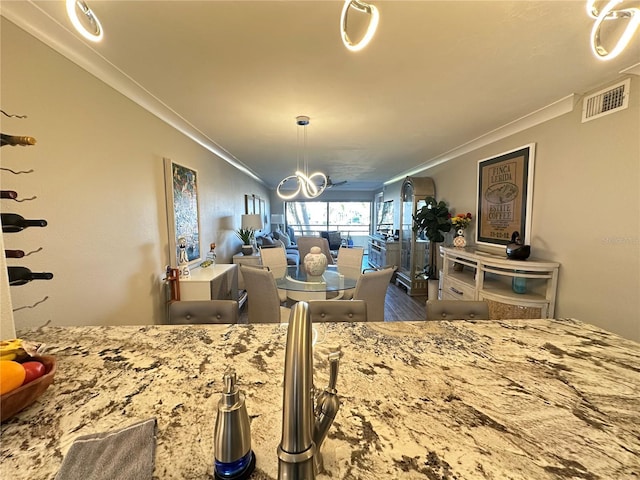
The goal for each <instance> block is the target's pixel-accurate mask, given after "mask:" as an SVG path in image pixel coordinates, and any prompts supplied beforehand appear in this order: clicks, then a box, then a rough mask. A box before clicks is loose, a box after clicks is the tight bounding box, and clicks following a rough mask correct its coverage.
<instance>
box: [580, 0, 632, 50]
mask: <svg viewBox="0 0 640 480" xmlns="http://www.w3.org/2000/svg"><path fill="white" fill-rule="evenodd" d="M596 1H597V0H587V15H589V16H590V17H591V18H593V19H594V20H595V22H594V24H593V27H592V29H591V50H592V51H593V54H594V55H595V56H596V58H597V59H598V60H611V59H612V58H615V57H617V56H618V55H620V54H621V53H622V51H623V50H624V49H625V48H626V46H627V45H628V44H629V42H630V41H631V37H633V34H634V33H636V30H637V29H638V26H640V9H638V8H621V9H616V8H615V7H616V6H617V5H618V4H621V3H622V2H623V1H624V0H610V1H609V2H608V3H607V4H606V5H605V7H604V8H603V9H602V10H598V8H597V7H596V5H595V4H596ZM621 19H624V20H627V21H628V23H627V28H625V30H624V32H622V35H621V36H620V38H619V39H618V43H617V44H616V45H615V47H613V49H612V50H611V51H609V50H607V49H606V48H605V47H604V46H603V45H602V43H601V41H600V29H601V27H602V24H603V23H604V22H605V21H610V20H614V21H618V22H619V21H621Z"/></svg>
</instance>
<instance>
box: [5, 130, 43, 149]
mask: <svg viewBox="0 0 640 480" xmlns="http://www.w3.org/2000/svg"><path fill="white" fill-rule="evenodd" d="M35 144H36V139H35V138H33V137H25V136H16V135H7V134H5V133H0V147H4V146H5V145H11V146H12V147H15V146H16V145H22V146H26V145H35Z"/></svg>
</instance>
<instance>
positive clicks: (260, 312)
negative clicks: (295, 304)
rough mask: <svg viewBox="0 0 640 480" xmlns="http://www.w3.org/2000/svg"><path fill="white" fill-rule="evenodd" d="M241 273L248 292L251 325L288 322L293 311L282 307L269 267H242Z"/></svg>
mask: <svg viewBox="0 0 640 480" xmlns="http://www.w3.org/2000/svg"><path fill="white" fill-rule="evenodd" d="M240 271H241V272H242V277H243V278H244V286H245V289H246V290H247V304H248V308H249V315H248V316H249V323H280V322H282V321H284V322H287V321H288V320H289V313H291V310H290V309H288V308H285V307H281V306H280V297H279V295H278V287H277V285H276V279H275V278H274V277H273V274H272V273H271V272H270V271H269V267H264V266H257V265H240ZM283 318H284V320H283Z"/></svg>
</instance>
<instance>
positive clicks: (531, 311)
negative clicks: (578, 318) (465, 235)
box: [440, 247, 560, 319]
mask: <svg viewBox="0 0 640 480" xmlns="http://www.w3.org/2000/svg"><path fill="white" fill-rule="evenodd" d="M440 253H441V254H442V256H443V268H442V272H441V275H440V277H441V281H442V284H441V291H442V293H441V298H442V300H486V301H487V302H488V303H489V311H490V314H491V318H492V319H503V318H553V316H554V312H555V305H556V290H557V286H558V269H559V268H560V264H559V263H556V262H546V261H542V260H536V259H531V258H530V259H527V260H523V261H519V260H510V259H508V258H507V257H506V255H503V256H500V255H493V254H490V253H486V252H482V251H479V250H476V249H474V248H455V247H440ZM514 278H516V279H518V281H519V282H521V284H522V285H523V287H524V288H523V289H524V290H525V291H524V293H516V292H515V291H514V290H513V288H512V281H513V279H514Z"/></svg>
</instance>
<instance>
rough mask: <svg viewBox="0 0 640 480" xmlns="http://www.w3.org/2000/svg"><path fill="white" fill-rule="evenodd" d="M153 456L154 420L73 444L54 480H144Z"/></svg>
mask: <svg viewBox="0 0 640 480" xmlns="http://www.w3.org/2000/svg"><path fill="white" fill-rule="evenodd" d="M155 456H156V419H155V418H151V419H149V420H144V421H142V422H138V423H134V424H133V425H129V426H128V427H125V428H122V429H120V430H115V431H113V432H105V433H94V434H92V435H84V436H82V437H78V438H76V439H75V440H74V441H73V444H72V445H71V448H69V451H68V452H67V455H66V456H65V457H64V460H63V462H62V466H61V467H60V471H58V474H57V475H56V478H55V480H147V479H151V477H152V476H153V467H154V461H155Z"/></svg>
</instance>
